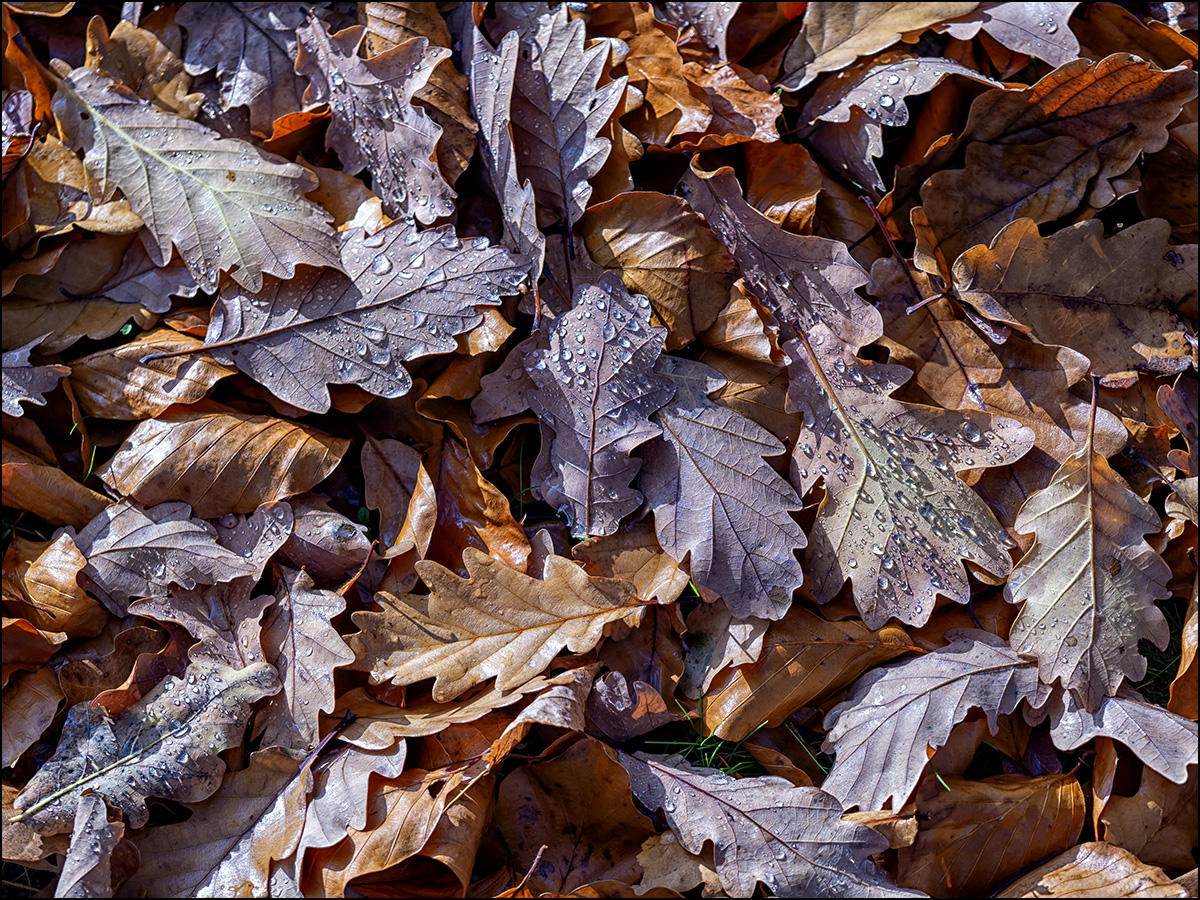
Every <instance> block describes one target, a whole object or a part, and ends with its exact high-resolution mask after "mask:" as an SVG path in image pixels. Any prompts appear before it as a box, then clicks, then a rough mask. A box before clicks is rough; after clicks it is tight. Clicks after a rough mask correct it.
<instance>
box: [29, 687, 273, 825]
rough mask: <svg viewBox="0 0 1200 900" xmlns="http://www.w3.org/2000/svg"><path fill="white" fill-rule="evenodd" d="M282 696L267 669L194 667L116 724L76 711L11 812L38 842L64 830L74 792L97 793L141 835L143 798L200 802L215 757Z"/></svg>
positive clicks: (210, 782) (216, 773) (217, 767)
mask: <svg viewBox="0 0 1200 900" xmlns="http://www.w3.org/2000/svg"><path fill="white" fill-rule="evenodd" d="M278 690H279V676H278V675H276V673H275V670H274V669H273V668H272V667H271V666H269V665H267V664H266V663H253V664H251V665H249V666H247V667H246V668H245V669H240V670H235V669H230V668H227V667H224V666H217V665H214V664H212V663H205V664H198V663H193V664H192V665H191V666H189V667H188V670H187V672H186V674H185V676H184V677H182V678H173V677H170V676H168V677H167V678H164V679H163V680H162V681H161V682H160V683H159V684H158V686H157V687H156V688H154V690H153V691H151V692H150V693H148V694H147V695H146V696H145V697H144V698H142V699H141V700H139V701H138V702H137V703H135V704H134V705H133V706H131V707H130V708H129V709H127V710H126V711H125V712H124V713H123V714H122V715H121V716H119V717H117V718H114V717H112V716H111V715H109V713H108V711H107V710H105V709H104V707H102V706H97V705H93V704H91V703H88V702H84V703H77V704H76V705H75V706H73V707H71V709H70V711H69V712H68V713H67V721H66V724H65V725H64V726H63V733H62V737H61V738H60V739H59V742H58V749H57V750H55V752H54V755H53V756H52V757H50V759H49V760H47V761H46V763H45V765H43V766H42V767H41V768H40V769H38V771H37V773H36V774H35V775H34V776H33V778H31V779H30V780H29V783H28V784H27V785H26V786H25V789H24V790H23V791H21V793H20V795H19V796H18V797H17V799H16V801H15V803H14V806H15V807H16V808H17V809H18V810H19V811H20V815H19V819H20V820H25V819H28V820H29V822H30V824H31V825H32V826H33V828H34V829H36V830H37V831H38V832H39V833H41V834H59V833H61V832H64V831H70V830H71V825H72V823H73V821H74V818H75V807H76V805H77V803H78V800H79V792H80V791H82V790H83V789H84V788H88V789H90V790H92V791H95V792H96V793H98V794H101V795H103V796H104V798H105V799H106V800H107V801H108V802H109V803H110V804H111V805H112V806H113V807H115V808H116V809H118V810H120V811H121V812H123V813H124V814H125V815H126V816H128V817H129V823H130V825H132V826H133V827H134V828H141V827H142V826H143V825H145V824H146V821H147V819H148V818H149V816H150V813H149V810H147V809H146V799H147V798H148V797H169V798H171V799H173V800H182V801H185V802H197V801H200V800H203V799H205V798H206V797H208V796H209V795H211V794H212V793H213V792H214V791H215V790H216V789H217V788H218V787H219V786H220V784H221V776H222V774H223V773H224V772H225V762H224V761H223V760H222V759H221V757H220V755H219V754H220V752H221V751H222V750H224V749H225V748H226V747H229V746H231V745H232V744H234V743H236V742H239V741H240V740H241V738H242V728H243V727H244V726H245V724H246V719H247V717H248V716H249V712H250V707H251V706H252V705H253V704H254V703H255V702H257V701H258V700H259V699H260V698H262V697H265V696H268V695H271V694H274V693H276V692H277V691H278Z"/></svg>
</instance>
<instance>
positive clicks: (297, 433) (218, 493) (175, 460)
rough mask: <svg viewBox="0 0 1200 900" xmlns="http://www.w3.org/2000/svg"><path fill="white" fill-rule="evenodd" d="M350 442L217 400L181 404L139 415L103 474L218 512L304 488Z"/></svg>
mask: <svg viewBox="0 0 1200 900" xmlns="http://www.w3.org/2000/svg"><path fill="white" fill-rule="evenodd" d="M349 446H350V442H349V441H347V440H346V439H344V438H335V437H333V436H332V435H328V434H322V433H321V432H319V431H317V430H316V429H315V428H308V427H305V426H303V425H298V424H296V423H295V422H292V421H289V420H286V419H277V418H274V417H273V416H250V415H245V414H244V413H237V412H234V411H232V410H225V409H222V408H219V407H217V406H216V405H215V404H203V405H198V406H193V407H177V408H175V409H174V410H172V411H170V412H167V413H164V414H163V415H161V416H159V417H158V418H157V419H144V420H142V421H141V422H139V423H138V425H137V427H136V428H134V429H133V431H132V432H131V433H130V435H129V438H128V439H127V440H126V441H125V443H123V444H122V445H121V447H120V449H118V450H117V452H116V454H115V455H114V456H113V458H112V459H111V460H110V461H109V463H108V465H106V466H105V467H104V468H103V469H101V470H100V477H101V479H103V480H104V483H105V484H107V485H108V486H109V487H111V488H112V489H113V490H114V491H116V492H117V493H118V494H120V495H124V496H129V497H132V498H133V499H135V500H137V501H138V502H140V503H143V504H146V505H148V506H155V505H157V504H161V503H164V502H167V501H174V500H183V501H186V502H187V503H190V504H191V505H192V508H193V510H194V512H195V514H196V515H197V516H200V517H202V518H206V519H211V518H215V517H217V516H219V515H224V514H225V513H230V512H243V513H245V512H252V511H253V510H254V509H256V508H257V507H258V506H259V505H260V504H263V503H267V502H270V501H273V500H282V499H283V498H285V497H290V496H292V495H293V494H301V493H304V492H305V491H307V490H308V489H309V488H311V487H312V486H313V485H315V484H317V483H319V482H321V481H322V480H324V479H325V477H326V476H327V475H328V474H329V473H330V472H332V471H333V469H334V468H335V467H336V466H337V464H338V463H339V462H340V461H341V459H342V456H343V455H344V454H345V453H346V450H347V449H348V448H349ZM218 461H219V462H218Z"/></svg>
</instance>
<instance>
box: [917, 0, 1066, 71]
mask: <svg viewBox="0 0 1200 900" xmlns="http://www.w3.org/2000/svg"><path fill="white" fill-rule="evenodd" d="M1078 5H1079V3H1078V2H1077V0H1067V2H1044V0H1043V2H1036V3H980V4H979V7H978V9H976V10H975V11H974V12H972V13H971V14H970V15H966V16H963V17H961V18H959V19H956V20H955V21H953V22H947V23H946V24H944V25H942V26H939V27H938V29H937V30H938V31H946V32H948V33H949V34H950V35H952V36H954V37H956V38H958V39H959V40H960V41H966V40H970V39H971V38H973V37H975V35H977V34H978V33H979V32H980V30H982V31H983V32H984V33H986V34H987V35H988V36H989V37H992V38H995V39H996V40H997V41H999V42H1000V43H1001V44H1003V45H1004V46H1005V47H1007V48H1008V49H1009V50H1012V51H1014V52H1016V53H1027V54H1028V55H1030V56H1034V57H1037V58H1038V59H1044V60H1045V61H1046V62H1048V63H1050V65H1052V66H1061V65H1063V64H1065V63H1068V62H1070V61H1071V60H1073V59H1075V58H1076V57H1078V56H1081V55H1082V54H1081V53H1080V52H1079V41H1078V40H1076V38H1075V35H1074V33H1073V24H1068V21H1067V20H1068V19H1070V18H1071V13H1072V12H1074V10H1075V7H1077V6H1078Z"/></svg>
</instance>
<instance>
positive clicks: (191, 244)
mask: <svg viewBox="0 0 1200 900" xmlns="http://www.w3.org/2000/svg"><path fill="white" fill-rule="evenodd" d="M61 74H62V79H63V80H62V82H61V87H60V88H59V92H58V93H57V94H56V95H55V102H54V115H55V117H56V119H57V120H58V122H59V125H60V127H61V128H62V130H63V133H64V135H65V136H66V139H67V141H68V142H69V143H70V145H71V146H72V147H74V148H75V149H82V150H83V151H84V165H85V166H86V167H87V168H88V173H89V178H90V179H92V180H94V181H95V183H96V185H97V191H98V195H97V199H108V198H109V197H111V196H112V194H113V192H114V191H115V190H117V189H118V188H119V189H120V190H121V191H122V192H123V193H124V194H125V196H126V197H127V198H128V199H129V202H130V205H131V206H132V207H133V209H134V212H136V213H137V215H139V216H140V217H141V218H142V220H143V221H144V222H145V223H146V228H147V230H146V231H144V232H143V235H145V237H146V247H147V249H148V250H149V251H150V255H151V258H152V259H153V260H154V262H156V263H158V264H159V265H162V264H164V263H166V262H167V261H168V260H169V259H170V255H171V247H172V245H174V246H175V247H177V248H178V249H179V252H180V255H181V256H182V257H183V260H184V262H185V263H186V264H187V267H188V270H189V271H190V272H191V273H192V277H193V278H195V279H196V283H197V284H199V285H200V287H201V288H203V289H204V290H206V291H215V290H216V289H217V279H218V275H219V273H220V272H223V271H228V270H230V269H233V271H232V273H231V274H232V277H233V278H234V280H236V281H237V282H238V283H239V284H242V285H244V286H245V287H246V288H248V289H249V290H258V289H259V288H260V287H261V286H262V280H263V275H264V274H272V275H279V276H283V277H291V276H292V275H293V274H294V273H295V269H296V265H297V264H306V265H309V266H333V267H335V268H340V266H341V263H340V261H339V259H338V256H337V249H336V246H335V243H334V240H333V229H332V228H331V227H330V226H329V224H328V221H329V217H328V216H327V215H326V213H325V212H324V211H323V210H321V209H320V208H319V207H317V206H315V205H313V204H312V203H311V202H309V201H308V200H306V199H305V198H304V196H303V195H304V193H305V192H306V191H308V190H311V189H312V187H313V186H315V185H314V183H313V180H311V176H310V175H308V174H307V173H306V172H304V170H303V169H301V168H300V167H299V166H296V165H293V164H291V163H282V162H276V161H275V160H274V159H271V158H268V157H265V156H264V155H263V154H262V153H260V151H259V150H258V149H257V148H255V147H253V146H252V145H251V144H249V143H247V142H246V141H238V140H232V139H228V138H219V137H218V136H217V134H216V133H215V132H213V131H211V130H209V129H208V128H205V127H204V126H203V125H199V124H197V123H195V122H192V121H190V120H188V119H183V118H180V117H178V116H173V115H170V114H168V113H164V112H161V111H159V110H157V109H154V108H153V107H151V106H150V105H149V104H148V103H146V102H145V101H143V100H141V99H140V98H139V97H137V96H136V95H135V94H133V93H132V92H131V91H128V90H127V89H124V88H122V87H120V86H118V85H115V84H114V83H113V82H112V81H111V79H109V78H107V77H106V76H104V75H102V74H101V73H99V72H96V71H93V70H92V69H85V68H79V69H75V70H73V71H70V70H64V71H63V72H62V73H61ZM168 198H170V199H168Z"/></svg>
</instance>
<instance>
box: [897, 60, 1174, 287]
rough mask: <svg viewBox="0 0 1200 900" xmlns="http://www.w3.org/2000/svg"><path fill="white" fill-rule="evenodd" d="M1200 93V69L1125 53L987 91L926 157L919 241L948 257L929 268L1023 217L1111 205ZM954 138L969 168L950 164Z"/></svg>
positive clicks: (1048, 218)
mask: <svg viewBox="0 0 1200 900" xmlns="http://www.w3.org/2000/svg"><path fill="white" fill-rule="evenodd" d="M1195 96H1196V73H1195V72H1193V71H1192V70H1190V69H1184V68H1182V67H1179V68H1175V69H1170V70H1168V71H1166V72H1164V71H1162V70H1160V69H1159V68H1158V67H1157V66H1155V65H1153V64H1152V63H1148V62H1146V61H1145V60H1143V59H1141V58H1140V57H1136V56H1131V55H1129V54H1126V53H1118V54H1114V55H1112V56H1109V57H1107V58H1106V59H1103V60H1101V61H1100V62H1098V63H1092V62H1091V61H1089V60H1084V59H1077V60H1072V61H1071V62H1068V63H1067V64H1065V65H1063V66H1061V67H1060V68H1058V69H1055V70H1054V71H1053V72H1051V73H1050V74H1049V75H1047V76H1045V77H1044V78H1042V79H1041V80H1040V81H1039V82H1037V84H1034V85H1032V86H1031V87H1028V88H1025V89H1024V90H1019V91H1009V90H995V91H988V92H987V93H985V94H983V95H981V96H980V97H979V98H978V99H977V100H976V101H975V102H974V103H973V104H972V105H971V115H970V119H969V120H968V122H967V126H966V129H965V131H964V132H963V134H962V135H961V136H960V137H959V138H958V139H957V141H956V142H953V143H952V144H951V145H947V146H945V147H942V148H940V149H939V150H937V151H935V152H934V153H933V154H932V155H931V156H929V157H927V158H926V161H925V162H924V163H922V164H920V165H921V167H922V168H921V171H922V172H923V173H924V174H928V172H929V171H932V172H933V174H931V175H929V176H928V180H927V181H926V182H925V183H924V185H923V186H922V187H921V201H922V203H923V205H924V210H925V216H926V218H927V220H928V223H929V224H928V228H929V235H928V236H926V237H922V238H921V239H920V240H921V241H922V242H925V244H926V246H928V249H927V250H926V252H930V251H931V250H932V249H933V246H932V245H936V250H937V253H938V254H939V255H940V256H941V257H942V258H943V259H944V263H943V264H941V265H939V266H938V267H937V268H935V267H934V266H932V265H931V264H930V263H929V262H925V263H922V267H923V268H926V269H927V270H928V271H937V270H938V269H939V268H940V269H942V270H943V272H947V271H948V269H949V267H950V266H951V265H952V264H953V263H954V261H955V259H957V257H958V255H959V254H960V253H961V252H962V251H964V250H966V249H967V248H969V247H971V246H973V245H975V244H981V243H987V242H989V241H991V240H992V239H993V238H994V237H995V236H996V234H997V233H998V232H999V231H1000V230H1001V229H1002V228H1003V227H1004V226H1005V225H1007V224H1008V223H1010V222H1012V221H1014V220H1016V219H1018V218H1020V217H1022V216H1030V217H1032V218H1033V219H1034V220H1035V221H1036V222H1052V221H1054V220H1055V219H1059V218H1061V217H1063V216H1065V215H1067V214H1068V213H1071V212H1072V211H1074V210H1075V209H1076V208H1078V207H1079V206H1080V205H1081V204H1087V206H1090V207H1092V208H1095V209H1101V208H1103V207H1105V206H1108V205H1109V204H1110V203H1112V202H1113V200H1114V199H1115V198H1116V197H1117V196H1118V194H1119V190H1118V185H1116V184H1114V181H1115V180H1116V179H1117V178H1118V176H1120V175H1121V174H1123V173H1124V172H1125V170H1126V169H1128V168H1129V167H1130V166H1131V165H1132V164H1133V162H1134V160H1136V159H1137V157H1138V155H1139V154H1141V153H1152V152H1154V151H1156V150H1160V149H1162V148H1163V147H1164V146H1165V145H1166V143H1167V139H1168V135H1167V129H1166V126H1167V125H1168V124H1170V122H1171V120H1173V119H1174V118H1175V117H1176V115H1178V113H1179V110H1180V108H1181V107H1182V106H1183V104H1184V103H1186V102H1188V101H1189V100H1191V99H1192V98H1193V97H1195ZM954 146H965V147H966V150H965V164H966V167H965V168H962V169H950V168H948V167H947V162H948V160H947V158H946V157H947V156H948V155H950V154H951V153H952V147H954ZM939 163H940V165H939ZM933 166H937V168H936V169H931V168H930V167H933ZM897 182H898V185H899V184H900V182H901V179H900V177H898V178H897ZM905 183H906V182H905ZM915 224H916V222H915V220H914V225H915ZM921 249H922V248H921V245H919V246H918V253H919V254H920V251H921ZM918 262H920V255H918Z"/></svg>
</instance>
